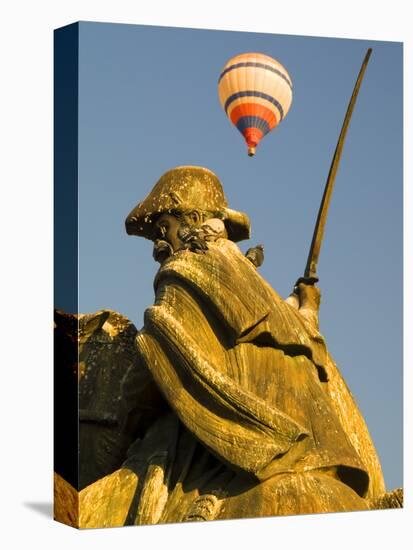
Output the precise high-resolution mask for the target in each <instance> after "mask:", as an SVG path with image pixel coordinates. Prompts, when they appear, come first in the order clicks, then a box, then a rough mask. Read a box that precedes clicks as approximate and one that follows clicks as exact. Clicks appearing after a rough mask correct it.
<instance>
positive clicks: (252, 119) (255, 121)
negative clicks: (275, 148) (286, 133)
mask: <svg viewBox="0 0 413 550" xmlns="http://www.w3.org/2000/svg"><path fill="white" fill-rule="evenodd" d="M236 127H237V128H238V130H239V131H240V132H243V131H244V130H245V129H246V128H259V129H260V130H261V131H262V133H263V134H264V135H265V134H268V132H269V131H270V126H269V124H268V122H267V121H266V120H264V119H263V118H261V117H259V116H242V117H240V118H239V119H238V122H237V123H236Z"/></svg>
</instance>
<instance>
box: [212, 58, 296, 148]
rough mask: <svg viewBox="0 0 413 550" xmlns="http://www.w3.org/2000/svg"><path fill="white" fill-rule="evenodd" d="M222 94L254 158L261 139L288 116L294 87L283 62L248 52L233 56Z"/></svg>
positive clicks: (220, 88) (221, 84)
mask: <svg viewBox="0 0 413 550" xmlns="http://www.w3.org/2000/svg"><path fill="white" fill-rule="evenodd" d="M218 93H219V99H220V102H221V105H222V107H223V109H224V110H225V112H226V114H227V116H228V118H229V119H230V120H231V122H232V123H233V124H234V125H235V126H236V127H237V128H238V130H239V131H240V132H241V134H242V135H243V136H244V139H245V141H246V143H247V145H248V155H249V156H250V157H252V156H254V154H255V148H256V147H257V145H258V143H259V142H260V140H261V139H262V138H263V137H264V136H265V135H266V134H268V132H270V131H271V130H273V129H274V128H275V127H276V126H277V125H278V124H279V123H280V122H281V121H282V119H283V118H285V116H286V114H287V113H288V110H289V108H290V105H291V102H292V98H293V86H292V83H291V78H290V76H289V74H288V72H287V71H286V69H285V68H284V67H283V66H282V65H281V63H279V62H278V61H276V60H275V59H273V58H272V57H269V56H268V55H264V54H262V53H244V54H241V55H237V56H235V57H232V58H231V59H230V60H229V61H228V62H227V64H226V65H225V67H224V68H223V70H222V72H221V75H220V77H219V80H218Z"/></svg>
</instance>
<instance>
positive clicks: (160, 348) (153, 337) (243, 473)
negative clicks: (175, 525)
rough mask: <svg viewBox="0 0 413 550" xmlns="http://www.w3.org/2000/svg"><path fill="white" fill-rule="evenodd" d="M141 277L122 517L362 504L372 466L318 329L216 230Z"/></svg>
mask: <svg viewBox="0 0 413 550" xmlns="http://www.w3.org/2000/svg"><path fill="white" fill-rule="evenodd" d="M154 286H155V295H156V299H155V303H154V305H153V306H152V307H150V308H148V309H147V310H146V312H145V321H144V328H143V329H142V330H141V331H140V332H139V333H138V335H137V338H136V345H137V349H138V353H139V355H140V358H141V364H140V365H139V368H136V367H135V370H134V372H131V373H129V376H128V377H126V379H125V382H124V401H125V403H126V404H130V403H131V400H132V401H134V402H135V407H136V410H138V411H139V413H140V414H139V415H138V416H139V418H141V419H144V418H146V420H145V422H146V424H145V426H149V428H147V429H145V430H144V431H143V432H142V437H141V438H140V439H138V440H137V442H136V444H135V445H134V446H132V448H131V449H130V451H129V456H128V459H127V460H126V461H125V464H124V470H125V471H131V472H134V475H135V476H136V487H135V489H134V496H133V498H132V500H131V502H129V504H128V513H127V516H126V517H123V519H122V522H123V523H126V524H127V523H135V524H145V523H163V522H176V521H191V520H208V519H221V518H235V517H259V516H265V515H277V514H278V515H285V514H296V513H316V512H330V511H340V510H362V509H367V507H368V506H367V504H366V501H365V498H366V497H369V498H370V497H374V496H376V495H378V494H381V493H382V492H383V491H384V484H383V477H382V474H381V469H380V464H379V462H378V459H377V455H376V453H375V450H374V446H373V444H372V442H371V439H370V436H369V434H368V431H367V428H366V425H365V423H364V420H363V418H362V416H361V414H360V412H359V411H358V408H357V406H356V404H355V402H354V400H353V398H352V396H351V393H350V392H349V390H348V389H347V386H346V385H345V383H344V381H343V379H342V378H341V375H340V374H339V372H338V370H337V368H336V366H335V364H334V362H333V361H332V359H331V357H330V356H329V354H328V352H327V348H326V345H325V341H324V339H323V337H322V336H321V335H320V333H319V332H318V330H317V329H316V328H315V327H314V326H313V325H312V324H311V323H310V322H308V321H307V320H306V319H305V318H304V317H303V316H302V315H301V314H300V312H299V311H297V310H296V309H294V308H293V307H291V306H290V305H289V304H287V303H286V302H285V301H284V300H283V299H282V298H281V297H280V296H278V294H277V293H276V292H275V291H274V290H273V289H272V288H271V287H270V285H269V284H268V283H267V282H266V281H265V280H264V279H263V278H262V277H261V276H260V274H259V273H258V272H257V270H256V268H255V267H254V266H253V265H252V264H251V262H249V260H247V259H246V258H245V257H244V256H243V254H242V253H241V252H240V250H239V249H238V247H237V246H236V245H235V244H234V243H233V242H231V241H229V240H226V239H219V240H218V241H217V242H215V243H210V244H209V249H208V251H207V252H206V253H205V254H195V253H193V252H190V251H188V250H185V251H180V252H178V253H175V254H174V255H173V256H172V257H170V258H169V259H168V260H166V261H165V262H164V264H163V265H162V266H161V268H160V270H159V272H158V274H157V276H156V279H155V283H154ZM136 410H135V414H136ZM148 419H150V420H148Z"/></svg>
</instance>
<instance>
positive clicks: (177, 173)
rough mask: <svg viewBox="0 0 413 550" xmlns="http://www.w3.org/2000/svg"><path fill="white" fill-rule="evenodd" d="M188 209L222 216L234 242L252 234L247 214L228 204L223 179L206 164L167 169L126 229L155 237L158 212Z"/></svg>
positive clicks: (133, 232)
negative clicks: (233, 208) (155, 222)
mask: <svg viewBox="0 0 413 550" xmlns="http://www.w3.org/2000/svg"><path fill="white" fill-rule="evenodd" d="M186 210H200V211H202V212H208V213H210V214H211V215H212V216H213V217H219V218H220V219H222V220H223V222H224V224H225V227H226V230H227V232H228V238H229V239H231V240H232V241H235V242H236V241H242V240H244V239H248V238H249V237H250V221H249V218H248V216H247V214H244V213H243V212H237V211H235V210H231V209H230V208H228V207H227V200H226V198H225V195H224V191H223V189H222V185H221V182H220V181H219V179H218V178H217V176H216V175H215V174H214V173H213V172H211V171H210V170H208V169H207V168H203V167H202V166H178V167H177V168H173V169H172V170H169V171H168V172H166V173H165V174H164V175H163V176H162V177H161V178H160V179H159V181H158V182H157V184H156V185H155V187H154V188H153V189H152V191H151V192H150V193H149V195H148V196H147V197H146V198H145V200H144V201H143V202H140V203H139V204H138V205H137V206H135V208H134V209H133V210H132V212H131V213H130V214H129V216H128V217H127V218H126V222H125V225H126V232H127V233H128V235H137V236H141V237H146V238H147V239H153V235H154V232H153V223H154V220H155V219H156V217H157V216H158V215H160V214H168V213H173V212H176V211H186Z"/></svg>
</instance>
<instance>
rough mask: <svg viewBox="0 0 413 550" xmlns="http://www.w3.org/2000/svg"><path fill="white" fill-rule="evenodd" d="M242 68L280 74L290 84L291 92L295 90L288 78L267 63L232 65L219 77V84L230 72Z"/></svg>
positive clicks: (249, 62) (250, 62)
mask: <svg viewBox="0 0 413 550" xmlns="http://www.w3.org/2000/svg"><path fill="white" fill-rule="evenodd" d="M241 67H257V68H259V69H265V70H267V71H271V72H273V73H275V74H278V76H280V77H281V78H282V79H283V80H285V82H286V83H287V84H288V86H289V87H290V88H291V91H292V89H293V85H292V84H291V82H290V80H289V79H288V78H287V76H286V75H285V74H284V73H282V72H281V71H279V70H278V69H276V68H275V67H272V66H271V65H266V64H265V63H253V62H252V61H248V62H245V63H235V64H234V65H230V66H229V67H227V68H226V69H225V70H224V71H222V73H221V74H220V76H219V79H218V82H221V79H222V78H223V77H224V76H225V75H226V74H227V73H229V72H230V71H233V70H234V69H239V68H241Z"/></svg>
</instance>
